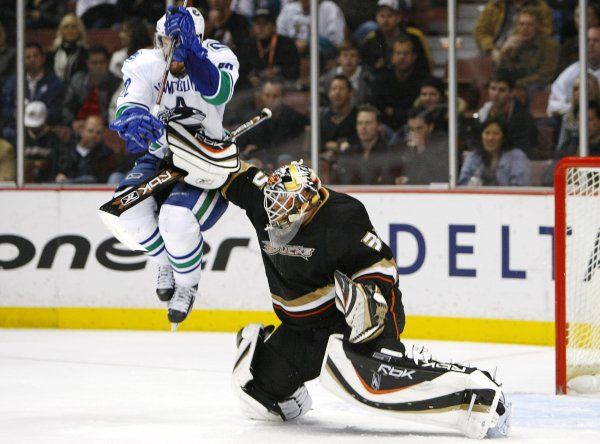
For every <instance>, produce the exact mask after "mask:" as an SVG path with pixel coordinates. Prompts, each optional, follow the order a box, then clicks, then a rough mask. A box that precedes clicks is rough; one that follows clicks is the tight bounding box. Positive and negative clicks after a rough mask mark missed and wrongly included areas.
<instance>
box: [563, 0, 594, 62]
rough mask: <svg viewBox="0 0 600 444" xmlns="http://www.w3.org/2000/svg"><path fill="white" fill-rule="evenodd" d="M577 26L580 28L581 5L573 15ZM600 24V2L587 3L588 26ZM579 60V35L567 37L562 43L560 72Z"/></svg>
mask: <svg viewBox="0 0 600 444" xmlns="http://www.w3.org/2000/svg"><path fill="white" fill-rule="evenodd" d="M573 18H574V19H575V28H576V29H577V30H579V5H577V6H576V7H575V13H574V15H573ZM597 26H600V3H598V2H597V1H591V2H590V3H588V5H587V28H588V29H590V28H593V27H597ZM578 60H579V36H578V35H572V36H570V37H567V38H566V39H565V40H564V41H563V42H562V44H561V45H560V57H559V61H558V71H557V72H558V73H561V72H563V71H564V70H565V69H567V67H568V66H569V65H572V64H573V63H575V62H577V61H578Z"/></svg>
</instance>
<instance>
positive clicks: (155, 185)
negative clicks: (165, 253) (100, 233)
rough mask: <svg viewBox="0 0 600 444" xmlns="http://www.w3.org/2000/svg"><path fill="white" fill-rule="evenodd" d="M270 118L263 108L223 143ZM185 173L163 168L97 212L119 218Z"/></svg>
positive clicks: (266, 110) (268, 111) (267, 109)
mask: <svg viewBox="0 0 600 444" xmlns="http://www.w3.org/2000/svg"><path fill="white" fill-rule="evenodd" d="M270 117H271V110H270V109H269V108H263V109H262V111H261V112H260V114H259V115H257V116H254V117H253V118H252V119H250V120H248V121H247V122H245V123H243V124H241V125H240V126H239V127H237V128H236V129H235V130H233V131H232V132H231V133H229V135H228V136H227V137H226V138H225V139H224V142H231V141H233V140H235V138H236V137H239V136H240V135H242V134H244V133H245V132H247V131H249V130H251V129H252V128H254V127H255V126H256V125H258V124H260V123H262V122H263V121H265V120H267V119H269V118H270ZM186 174H187V172H185V171H183V170H181V169H179V168H175V167H174V166H171V167H168V168H164V169H162V170H160V171H159V172H158V173H156V174H155V175H154V176H152V177H150V178H148V179H147V180H146V181H144V182H142V183H140V184H139V185H138V186H137V187H135V188H134V189H133V190H130V191H128V192H126V193H124V194H120V195H118V196H115V197H113V198H112V199H111V200H109V201H108V202H106V203H105V204H104V205H102V206H101V207H100V208H99V210H100V214H101V215H102V213H108V214H110V215H112V216H117V217H118V216H120V215H121V214H122V213H123V212H124V211H127V210H128V209H130V208H132V207H134V206H135V205H137V204H139V203H140V202H142V201H144V200H145V199H147V198H148V197H150V196H152V195H154V194H156V193H157V192H159V191H160V190H163V189H164V188H166V187H168V186H169V185H171V184H173V183H175V182H177V181H179V180H180V179H182V178H183V177H184V176H185V175H186Z"/></svg>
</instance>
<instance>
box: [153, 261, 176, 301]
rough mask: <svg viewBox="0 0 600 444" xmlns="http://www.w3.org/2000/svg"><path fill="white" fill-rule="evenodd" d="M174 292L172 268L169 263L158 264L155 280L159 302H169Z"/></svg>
mask: <svg viewBox="0 0 600 444" xmlns="http://www.w3.org/2000/svg"><path fill="white" fill-rule="evenodd" d="M174 292H175V279H174V277H173V268H171V266H170V265H159V266H158V278H157V280H156V295H157V296H158V299H160V300H161V302H169V301H170V300H171V298H172V297H173V293H174Z"/></svg>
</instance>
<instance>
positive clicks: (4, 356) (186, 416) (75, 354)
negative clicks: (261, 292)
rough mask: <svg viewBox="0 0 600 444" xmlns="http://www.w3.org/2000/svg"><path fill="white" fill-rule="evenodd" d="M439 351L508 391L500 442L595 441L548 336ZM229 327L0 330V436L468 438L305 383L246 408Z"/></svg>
mask: <svg viewBox="0 0 600 444" xmlns="http://www.w3.org/2000/svg"><path fill="white" fill-rule="evenodd" d="M407 342H409V344H410V343H414V342H417V343H419V344H425V345H427V346H428V348H429V349H430V350H431V352H432V353H433V355H434V357H436V358H439V359H448V360H449V359H454V360H456V361H461V362H465V363H472V364H474V365H477V366H479V367H481V368H484V369H488V370H491V371H492V372H493V371H494V369H495V367H496V366H497V367H498V375H497V377H498V380H499V381H501V382H503V383H504V387H505V390H506V392H507V395H508V398H509V400H511V401H512V402H513V406H514V410H513V429H512V435H511V437H509V438H508V439H506V440H501V441H500V442H506V443H507V444H508V443H511V444H512V443H578V444H584V443H600V399H599V398H592V397H573V396H562V397H557V396H555V395H554V394H553V391H554V350H553V348H550V347H533V346H514V345H499V344H476V343H457V342H435V341H407ZM234 343H235V338H234V335H233V334H217V333H185V332H176V333H170V332H164V333H163V332H122V331H119V332H117V331H85V330H2V329H0V443H2V444H5V443H6V444H19V443H35V444H48V443H52V444H59V443H60V444H65V443H78V444H79V443H82V444H95V443H102V444H105V443H128V444H129V443H143V444H146V443H175V444H185V443H260V444H275V443H285V444H288V443H289V444H292V443H311V444H320V443H327V444H334V443H335V444H337V443H361V444H365V443H369V444H371V443H376V444H379V443H392V442H393V443H407V444H415V443H422V442H423V443H436V444H437V443H468V442H473V441H472V440H469V439H468V438H464V437H462V436H461V435H460V434H459V433H457V432H453V431H447V430H444V429H441V428H435V427H430V426H422V425H419V424H414V423H406V422H402V421H398V420H396V419H394V418H390V417H387V416H379V415H377V414H374V413H371V412H369V411H363V410H361V409H360V408H358V407H355V406H351V405H347V404H345V403H344V402H342V401H340V400H338V399H337V398H335V397H333V396H332V395H330V394H329V393H328V392H326V391H325V390H324V389H322V388H321V387H320V386H319V384H318V383H316V382H310V383H309V384H308V388H309V391H310V392H311V395H312V398H313V409H312V410H311V411H310V412H309V413H308V414H307V415H306V416H304V417H303V418H301V420H299V421H297V422H292V423H285V424H283V423H265V422H257V421H251V420H247V419H245V418H244V417H243V416H242V415H241V414H240V411H239V409H238V401H237V399H236V398H235V397H234V395H233V393H232V391H231V389H230V385H229V384H230V382H229V381H230V380H229V374H230V371H231V365H232V361H233V358H234V352H235V350H234Z"/></svg>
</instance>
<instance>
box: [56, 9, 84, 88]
mask: <svg viewBox="0 0 600 444" xmlns="http://www.w3.org/2000/svg"><path fill="white" fill-rule="evenodd" d="M86 56H87V43H86V33H85V26H84V25H83V22H82V21H81V20H80V19H79V18H78V17H77V16H76V15H75V14H73V13H69V14H67V15H65V16H64V17H63V18H62V20H61V21H60V25H59V26H58V31H57V32H56V38H55V39H54V43H53V44H52V51H51V52H50V54H49V58H48V59H49V64H50V66H51V67H52V69H53V70H54V74H56V75H57V76H58V77H59V78H60V79H61V80H62V81H63V82H64V83H65V85H67V84H68V83H69V82H70V81H71V78H72V77H73V75H75V73H77V72H79V71H83V70H85V60H86Z"/></svg>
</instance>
